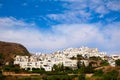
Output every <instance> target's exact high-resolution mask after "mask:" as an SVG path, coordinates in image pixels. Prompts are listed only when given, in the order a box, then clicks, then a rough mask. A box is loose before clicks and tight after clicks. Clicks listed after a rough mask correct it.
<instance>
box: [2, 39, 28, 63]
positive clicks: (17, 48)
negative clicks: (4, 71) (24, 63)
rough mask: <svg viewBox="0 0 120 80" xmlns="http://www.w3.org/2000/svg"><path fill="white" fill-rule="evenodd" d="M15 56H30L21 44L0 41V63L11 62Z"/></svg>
mask: <svg viewBox="0 0 120 80" xmlns="http://www.w3.org/2000/svg"><path fill="white" fill-rule="evenodd" d="M16 55H30V53H29V52H28V50H27V49H26V48H25V47H24V46H23V45H21V44H18V43H10V42H2V41H0V62H2V63H3V62H4V63H6V62H10V61H13V58H14V56H16Z"/></svg>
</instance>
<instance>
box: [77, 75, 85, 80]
mask: <svg viewBox="0 0 120 80" xmlns="http://www.w3.org/2000/svg"><path fill="white" fill-rule="evenodd" d="M78 79H79V80H86V79H85V74H80V75H79V77H78Z"/></svg>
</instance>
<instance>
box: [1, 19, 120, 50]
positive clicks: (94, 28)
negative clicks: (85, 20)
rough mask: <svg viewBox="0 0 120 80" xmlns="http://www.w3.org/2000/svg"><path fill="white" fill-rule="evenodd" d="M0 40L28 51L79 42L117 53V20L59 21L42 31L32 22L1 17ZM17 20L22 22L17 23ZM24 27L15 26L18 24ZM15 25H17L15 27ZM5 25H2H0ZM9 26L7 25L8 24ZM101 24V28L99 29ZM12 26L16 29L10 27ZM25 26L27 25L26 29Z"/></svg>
mask: <svg viewBox="0 0 120 80" xmlns="http://www.w3.org/2000/svg"><path fill="white" fill-rule="evenodd" d="M0 21H3V23H4V24H0V32H1V34H0V40H2V41H12V42H19V43H22V44H23V45H25V46H26V47H27V48H28V49H29V50H30V51H38V50H46V51H47V52H50V50H58V49H62V48H67V47H78V46H79V47H80V46H82V45H86V46H90V47H98V48H100V49H103V50H106V51H108V52H113V51H114V52H115V51H116V52H120V50H119V49H118V48H119V47H120V42H119V40H120V27H119V26H120V23H111V24H109V25H106V26H104V25H100V24H60V25H55V26H52V28H51V30H50V31H49V32H47V33H46V32H45V31H41V30H38V29H37V28H36V25H33V27H34V28H32V27H29V26H28V25H31V24H33V23H26V22H23V21H21V20H17V19H15V18H7V19H6V18H0ZM19 21H21V22H20V23H21V24H22V25H21V24H20V23H19ZM23 23H24V27H22V28H20V29H17V28H18V26H19V27H20V26H23ZM16 24H17V26H16ZM1 25H2V26H4V27H2V26H1ZM9 25H10V27H8V26H9ZM101 26H103V27H104V28H102V29H101ZM12 27H15V28H12ZM26 27H27V28H26Z"/></svg>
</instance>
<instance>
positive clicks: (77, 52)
mask: <svg viewBox="0 0 120 80" xmlns="http://www.w3.org/2000/svg"><path fill="white" fill-rule="evenodd" d="M78 56H80V57H81V59H80V61H81V63H84V64H85V66H88V65H89V63H90V62H91V61H92V60H90V58H92V57H97V58H100V59H101V60H105V61H107V62H108V63H109V65H110V66H115V60H117V59H120V55H112V56H107V54H106V52H99V51H98V49H97V48H88V47H80V48H68V49H65V50H63V51H57V52H54V53H51V54H43V53H36V54H34V55H31V56H20V55H16V57H15V58H14V64H15V65H16V64H18V65H19V66H20V68H22V69H25V70H27V69H28V68H30V71H32V69H33V68H36V69H38V68H39V69H40V68H44V69H45V71H52V69H53V66H54V65H64V66H65V67H70V68H72V69H77V61H78V59H77V58H78ZM97 66H99V65H97Z"/></svg>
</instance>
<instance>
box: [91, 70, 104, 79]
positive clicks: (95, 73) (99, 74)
mask: <svg viewBox="0 0 120 80" xmlns="http://www.w3.org/2000/svg"><path fill="white" fill-rule="evenodd" d="M93 76H99V77H101V76H103V71H102V70H101V69H100V70H96V71H95V72H94V75H93Z"/></svg>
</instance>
